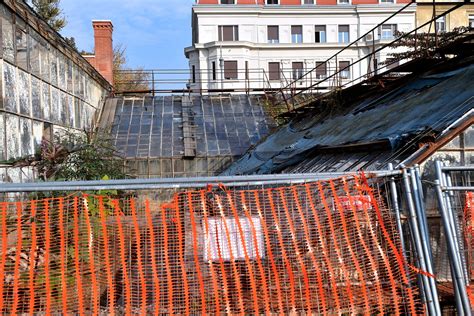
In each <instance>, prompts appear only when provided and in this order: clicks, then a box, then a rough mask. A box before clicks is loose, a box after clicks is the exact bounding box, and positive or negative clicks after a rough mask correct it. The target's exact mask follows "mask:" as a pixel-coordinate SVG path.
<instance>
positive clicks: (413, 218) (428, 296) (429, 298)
mask: <svg viewBox="0 0 474 316" xmlns="http://www.w3.org/2000/svg"><path fill="white" fill-rule="evenodd" d="M403 182H404V185H405V196H406V199H407V205H408V210H409V212H410V216H409V218H410V222H411V229H412V234H413V241H414V243H415V248H416V252H417V256H418V264H419V268H420V269H421V270H423V271H428V269H427V266H426V258H425V251H424V250H423V248H424V247H423V244H422V243H423V242H422V239H423V238H422V237H421V235H420V230H419V227H418V221H417V214H416V211H415V206H414V203H413V194H412V190H411V186H410V180H409V179H408V171H407V170H406V169H404V170H403ZM420 278H421V280H422V284H423V288H424V294H425V303H426V305H427V307H428V311H429V314H430V315H437V314H436V308H435V306H434V301H433V292H432V290H431V283H430V280H429V279H428V276H427V275H425V274H422V275H421V276H420Z"/></svg>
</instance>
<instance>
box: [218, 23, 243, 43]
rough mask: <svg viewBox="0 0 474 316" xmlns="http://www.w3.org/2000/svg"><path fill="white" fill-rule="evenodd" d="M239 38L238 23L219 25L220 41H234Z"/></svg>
mask: <svg viewBox="0 0 474 316" xmlns="http://www.w3.org/2000/svg"><path fill="white" fill-rule="evenodd" d="M238 40H239V27H238V26H237V25H219V42H234V41H238Z"/></svg>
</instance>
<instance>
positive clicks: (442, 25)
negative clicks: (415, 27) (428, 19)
mask: <svg viewBox="0 0 474 316" xmlns="http://www.w3.org/2000/svg"><path fill="white" fill-rule="evenodd" d="M436 30H437V31H438V32H446V16H441V17H439V18H437V19H436Z"/></svg>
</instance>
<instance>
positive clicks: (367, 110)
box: [224, 65, 474, 174]
mask: <svg viewBox="0 0 474 316" xmlns="http://www.w3.org/2000/svg"><path fill="white" fill-rule="evenodd" d="M473 78H474V65H469V66H463V67H458V69H457V70H455V71H449V72H448V71H445V72H441V73H437V74H435V75H433V74H431V75H425V76H418V77H416V78H414V79H411V80H410V81H405V82H404V83H403V84H401V85H400V86H398V88H395V89H392V90H390V91H389V92H383V93H380V92H377V93H371V94H370V95H367V96H366V97H364V98H363V99H362V101H358V102H356V103H354V102H353V103H352V104H349V107H348V110H346V111H345V113H344V114H339V115H334V116H332V117H325V118H323V119H321V117H319V116H315V117H314V118H312V117H310V118H308V117H307V116H305V117H297V118H296V119H294V120H293V121H292V122H291V123H290V124H287V125H286V126H284V127H282V128H281V129H279V130H278V131H277V132H276V133H274V134H272V135H270V136H269V137H268V138H267V139H266V140H265V141H264V142H262V143H261V144H259V145H258V146H257V147H256V148H255V149H253V150H251V151H250V152H248V153H247V154H246V155H244V156H243V157H242V158H241V159H240V160H239V161H237V162H236V163H234V164H233V165H232V166H231V167H230V168H229V169H228V170H227V171H226V172H225V173H224V174H252V173H262V174H263V173H274V172H280V171H282V170H284V171H292V170H295V171H301V172H302V171H305V170H306V172H316V171H317V172H321V171H346V170H342V169H348V170H358V169H360V168H364V169H374V168H385V167H386V165H387V163H388V162H395V161H397V160H399V159H400V158H401V157H407V156H408V155H409V154H410V153H412V152H410V150H405V149H407V146H408V145H413V144H416V143H417V142H420V141H421V140H422V139H423V138H424V137H436V136H438V135H440V134H441V132H443V131H444V130H445V129H446V128H448V127H449V126H450V125H451V124H453V123H454V122H455V121H456V120H458V119H459V118H460V117H462V116H463V115H464V114H465V113H467V112H468V111H469V110H470V109H472V108H473V105H474V98H473V97H474V91H473V89H472V86H473V83H472V79H473ZM380 143H385V146H386V147H387V148H385V150H384V151H380V150H379V151H377V150H375V149H374V147H375V148H376V145H379V144H380ZM349 145H350V146H353V147H358V148H359V149H358V150H348V149H347V146H349ZM327 148H341V149H340V153H342V154H338V153H334V152H333V153H332V154H324V153H320V152H321V151H322V150H324V149H327ZM344 148H346V149H344ZM374 151H375V153H373V152H374ZM317 152H319V153H317ZM354 152H355V153H356V154H355V155H354ZM352 155H354V156H355V157H357V158H356V159H354V162H353V163H352V164H350V163H349V161H348V160H350V159H351V156H352ZM315 156H316V158H315V160H314V161H313V163H311V161H312V159H313V157H315ZM319 156H322V157H319ZM317 158H321V159H320V160H318V159H317ZM345 161H347V163H343V162H345ZM301 166H306V167H302V168H301V169H300V168H299V167H301Z"/></svg>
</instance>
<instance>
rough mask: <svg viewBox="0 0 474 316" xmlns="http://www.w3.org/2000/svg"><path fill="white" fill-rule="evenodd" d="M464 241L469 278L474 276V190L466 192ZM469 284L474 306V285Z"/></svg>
mask: <svg viewBox="0 0 474 316" xmlns="http://www.w3.org/2000/svg"><path fill="white" fill-rule="evenodd" d="M463 224H464V225H463V228H464V242H465V245H464V246H465V248H466V249H465V250H466V261H467V264H468V271H467V272H468V273H469V276H468V278H469V280H470V281H471V282H472V280H473V278H474V192H467V193H466V204H465V207H464V223H463ZM471 282H469V284H468V292H467V293H468V295H469V299H470V301H471V305H472V306H474V287H473V286H472V284H470V283H471Z"/></svg>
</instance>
